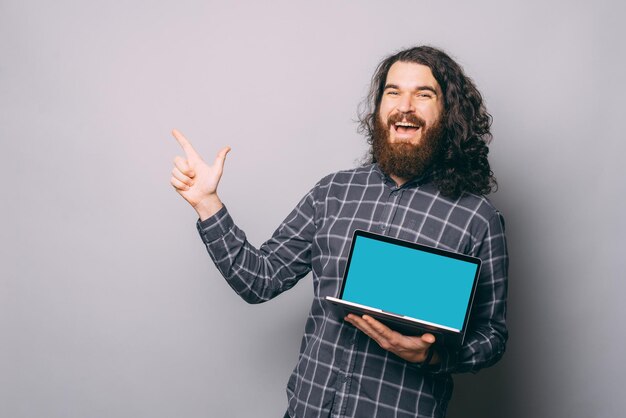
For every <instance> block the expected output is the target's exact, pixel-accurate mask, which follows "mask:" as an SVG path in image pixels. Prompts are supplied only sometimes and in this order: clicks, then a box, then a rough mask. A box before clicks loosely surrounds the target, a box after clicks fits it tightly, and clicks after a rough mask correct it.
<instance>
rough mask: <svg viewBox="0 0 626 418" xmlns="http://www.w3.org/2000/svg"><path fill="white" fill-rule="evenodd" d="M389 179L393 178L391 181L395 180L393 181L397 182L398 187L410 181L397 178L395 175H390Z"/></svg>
mask: <svg viewBox="0 0 626 418" xmlns="http://www.w3.org/2000/svg"><path fill="white" fill-rule="evenodd" d="M389 177H391V180H393V181H395V182H396V185H397V186H398V187H401V186H402V185H403V184H404V183H406V182H407V181H409V180H407V179H403V178H402V177H398V176H396V175H395V174H389Z"/></svg>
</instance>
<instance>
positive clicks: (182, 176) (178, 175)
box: [172, 167, 193, 186]
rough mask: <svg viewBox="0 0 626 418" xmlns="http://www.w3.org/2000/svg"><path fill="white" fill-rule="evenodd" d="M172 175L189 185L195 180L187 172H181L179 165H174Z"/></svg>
mask: <svg viewBox="0 0 626 418" xmlns="http://www.w3.org/2000/svg"><path fill="white" fill-rule="evenodd" d="M172 177H174V178H176V179H177V180H178V181H180V182H181V183H184V184H186V185H187V186H193V180H192V179H191V178H190V177H188V176H186V175H185V174H183V173H181V172H180V170H179V169H178V168H177V167H174V168H173V169H172Z"/></svg>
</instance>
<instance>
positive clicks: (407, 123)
mask: <svg viewBox="0 0 626 418" xmlns="http://www.w3.org/2000/svg"><path fill="white" fill-rule="evenodd" d="M396 126H404V127H407V128H417V125H414V124H412V123H409V122H396Z"/></svg>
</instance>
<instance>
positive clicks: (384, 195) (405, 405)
mask: <svg viewBox="0 0 626 418" xmlns="http://www.w3.org/2000/svg"><path fill="white" fill-rule="evenodd" d="M197 226H198V230H199V232H200V235H201V237H202V239H203V241H204V243H205V244H206V247H207V249H208V251H209V254H210V255H211V257H212V258H213V261H214V262H215V265H216V266H217V268H218V269H219V271H220V272H221V273H222V275H223V276H224V277H225V278H226V280H227V281H228V283H229V284H230V286H231V287H232V288H233V289H234V290H235V291H236V292H237V293H238V294H239V295H240V296H241V297H242V298H243V299H245V300H246V301H248V302H250V303H259V302H264V301H267V300H269V299H271V298H273V297H274V296H276V295H278V294H279V293H281V292H284V291H285V290H287V289H289V288H291V287H292V286H294V285H295V284H296V283H297V282H298V280H299V279H300V278H302V277H303V276H305V275H306V274H307V273H308V272H310V271H312V276H313V288H314V292H315V297H314V301H313V305H312V306H311V312H310V313H309V316H308V318H307V321H306V326H305V330H304V336H303V338H302V344H301V347H300V355H299V358H298V363H297V365H296V367H295V369H294V371H293V374H292V375H291V377H290V379H289V382H288V383H287V396H288V401H289V414H290V415H291V416H292V417H297V418H308V417H443V416H444V415H445V411H446V407H447V404H448V401H449V399H450V396H451V393H452V378H451V376H450V373H452V372H475V371H477V370H479V369H480V368H482V367H486V366H490V365H492V364H493V363H495V362H496V361H497V360H498V359H499V358H500V357H501V356H502V354H503V352H504V347H505V342H506V340H507V330H506V325H505V316H506V296H507V267H508V256H507V249H506V241H505V237H504V221H503V218H502V216H501V215H500V213H499V212H498V211H497V210H496V209H495V208H494V207H493V206H492V204H491V203H490V202H489V200H488V199H487V198H485V197H482V196H476V195H472V194H464V195H463V196H461V197H460V198H459V199H456V200H451V199H448V198H446V197H444V196H442V195H441V194H440V193H439V192H438V190H437V189H436V187H435V186H434V185H433V184H432V183H430V182H428V180H427V179H416V180H413V181H411V182H409V183H406V184H404V185H403V186H402V187H397V186H396V184H395V183H394V182H393V181H392V180H391V179H389V178H388V177H387V176H385V175H384V174H383V173H382V171H381V170H380V169H379V168H378V166H377V165H376V164H373V165H368V166H364V167H359V168H357V169H354V170H347V171H341V172H338V173H335V174H331V175H329V176H327V177H325V178H324V179H322V180H321V181H320V182H319V183H318V184H316V185H315V187H314V188H313V189H312V190H311V191H310V192H309V193H308V194H307V195H306V196H304V198H303V199H302V200H301V201H300V203H299V204H298V206H297V207H296V208H295V209H294V210H293V211H292V212H291V213H290V214H289V216H287V218H286V219H285V221H284V222H283V223H282V224H281V225H280V226H279V227H278V229H277V230H276V232H275V233H274V234H273V236H272V237H271V238H270V239H269V240H268V241H267V242H265V243H264V244H263V245H262V246H261V247H260V248H259V249H257V248H254V247H253V246H251V245H250V244H249V243H248V241H247V239H246V236H245V234H244V232H243V231H242V230H240V229H239V228H238V227H237V226H236V225H235V224H234V222H233V220H232V218H231V217H230V215H229V214H228V211H227V210H226V208H223V209H222V210H220V211H219V212H218V213H217V214H215V215H214V216H213V217H211V218H209V219H206V220H205V221H203V222H198V224H197ZM355 229H363V230H366V231H372V232H377V233H382V234H385V235H389V236H391V237H395V238H400V239H405V240H410V241H414V242H418V243H421V244H426V245H430V246H434V247H437V248H442V249H445V250H452V251H457V252H462V253H465V254H470V255H473V256H476V257H479V258H480V259H482V261H483V265H482V268H481V274H480V279H479V282H478V287H477V290H476V295H475V299H474V305H473V308H472V311H471V314H470V322H469V328H468V332H467V335H466V338H465V343H464V345H463V346H462V347H461V348H460V349H459V350H458V351H455V352H452V351H450V350H443V349H439V350H438V352H439V354H440V357H441V363H440V364H437V365H433V366H430V367H427V368H424V369H421V368H420V367H419V365H417V364H413V363H409V362H407V361H405V360H402V359H401V358H399V357H397V356H395V355H394V354H392V353H390V352H387V351H385V350H383V349H382V348H380V346H378V345H377V344H376V343H375V342H374V341H373V340H371V339H370V338H369V337H368V336H366V335H365V334H363V333H362V332H361V331H359V330H357V329H356V328H354V327H353V326H352V325H350V324H349V323H347V322H345V321H343V319H342V318H341V317H339V316H338V315H337V313H336V311H335V310H333V309H332V308H331V307H330V306H329V305H328V304H327V302H325V301H324V300H323V298H324V297H325V296H337V295H338V294H339V292H340V287H341V278H342V275H343V271H344V269H345V265H346V260H347V255H348V251H349V249H350V240H351V237H352V233H353V232H354V230H355ZM389 262H390V263H393V262H394V260H389Z"/></svg>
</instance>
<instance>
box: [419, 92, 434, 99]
mask: <svg viewBox="0 0 626 418" xmlns="http://www.w3.org/2000/svg"><path fill="white" fill-rule="evenodd" d="M417 97H419V98H422V99H431V98H432V97H433V96H432V94H430V93H426V92H421V93H417Z"/></svg>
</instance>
